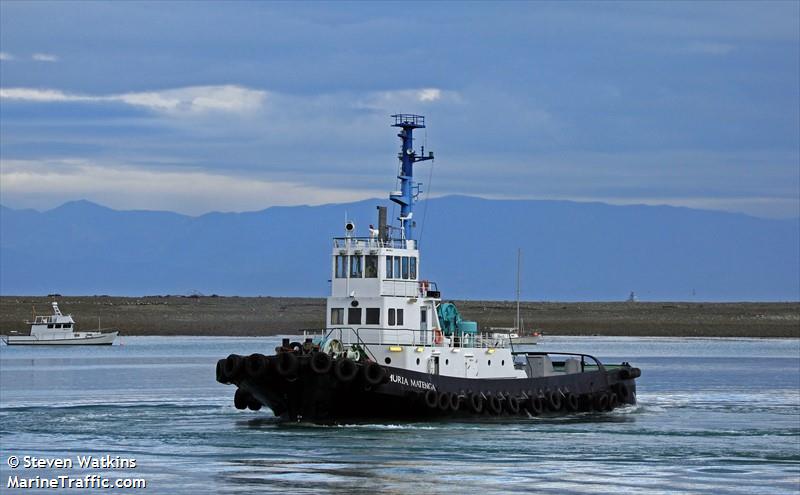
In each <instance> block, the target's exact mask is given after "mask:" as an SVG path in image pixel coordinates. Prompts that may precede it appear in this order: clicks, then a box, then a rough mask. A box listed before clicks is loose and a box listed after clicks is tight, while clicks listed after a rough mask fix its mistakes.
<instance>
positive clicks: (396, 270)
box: [393, 256, 400, 278]
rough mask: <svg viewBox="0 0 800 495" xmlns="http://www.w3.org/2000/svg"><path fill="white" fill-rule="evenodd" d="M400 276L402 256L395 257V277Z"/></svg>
mask: <svg viewBox="0 0 800 495" xmlns="http://www.w3.org/2000/svg"><path fill="white" fill-rule="evenodd" d="M393 278H400V256H395V257H394V277H393Z"/></svg>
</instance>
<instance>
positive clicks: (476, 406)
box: [469, 394, 483, 414]
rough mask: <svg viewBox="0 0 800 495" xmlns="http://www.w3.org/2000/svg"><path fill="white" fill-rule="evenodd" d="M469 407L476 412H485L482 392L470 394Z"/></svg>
mask: <svg viewBox="0 0 800 495" xmlns="http://www.w3.org/2000/svg"><path fill="white" fill-rule="evenodd" d="M469 408H470V409H471V410H472V412H474V413H476V414H480V413H482V412H483V397H482V396H481V394H470V395H469Z"/></svg>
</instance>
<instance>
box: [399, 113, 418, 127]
mask: <svg viewBox="0 0 800 495" xmlns="http://www.w3.org/2000/svg"><path fill="white" fill-rule="evenodd" d="M392 118H393V119H394V125H395V126H402V125H404V124H406V125H407V124H411V125H414V126H417V127H425V116H424V115H415V114H413V113H398V114H395V115H392Z"/></svg>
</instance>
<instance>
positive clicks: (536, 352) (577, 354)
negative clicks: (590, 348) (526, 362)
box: [511, 351, 605, 371]
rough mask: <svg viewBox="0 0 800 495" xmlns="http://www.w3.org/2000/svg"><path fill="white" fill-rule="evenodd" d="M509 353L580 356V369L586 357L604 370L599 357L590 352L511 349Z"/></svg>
mask: <svg viewBox="0 0 800 495" xmlns="http://www.w3.org/2000/svg"><path fill="white" fill-rule="evenodd" d="M511 355H512V356H519V355H524V356H547V357H550V356H551V355H555V356H580V358H581V371H584V369H585V368H586V358H589V359H591V360H592V361H594V363H595V365H596V366H597V368H598V369H599V370H600V371H605V366H603V363H601V362H600V360H599V359H597V358H596V357H594V356H592V355H591V354H582V353H579V352H544V351H512V352H511Z"/></svg>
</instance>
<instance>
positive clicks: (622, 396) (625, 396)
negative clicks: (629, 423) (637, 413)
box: [617, 383, 631, 402]
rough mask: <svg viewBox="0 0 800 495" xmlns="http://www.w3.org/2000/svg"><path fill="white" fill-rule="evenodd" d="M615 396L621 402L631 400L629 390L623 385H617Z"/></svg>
mask: <svg viewBox="0 0 800 495" xmlns="http://www.w3.org/2000/svg"><path fill="white" fill-rule="evenodd" d="M617 396H618V397H619V400H620V401H621V402H628V400H629V399H630V398H631V389H630V388H629V387H628V385H627V384H625V383H618V384H617Z"/></svg>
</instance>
